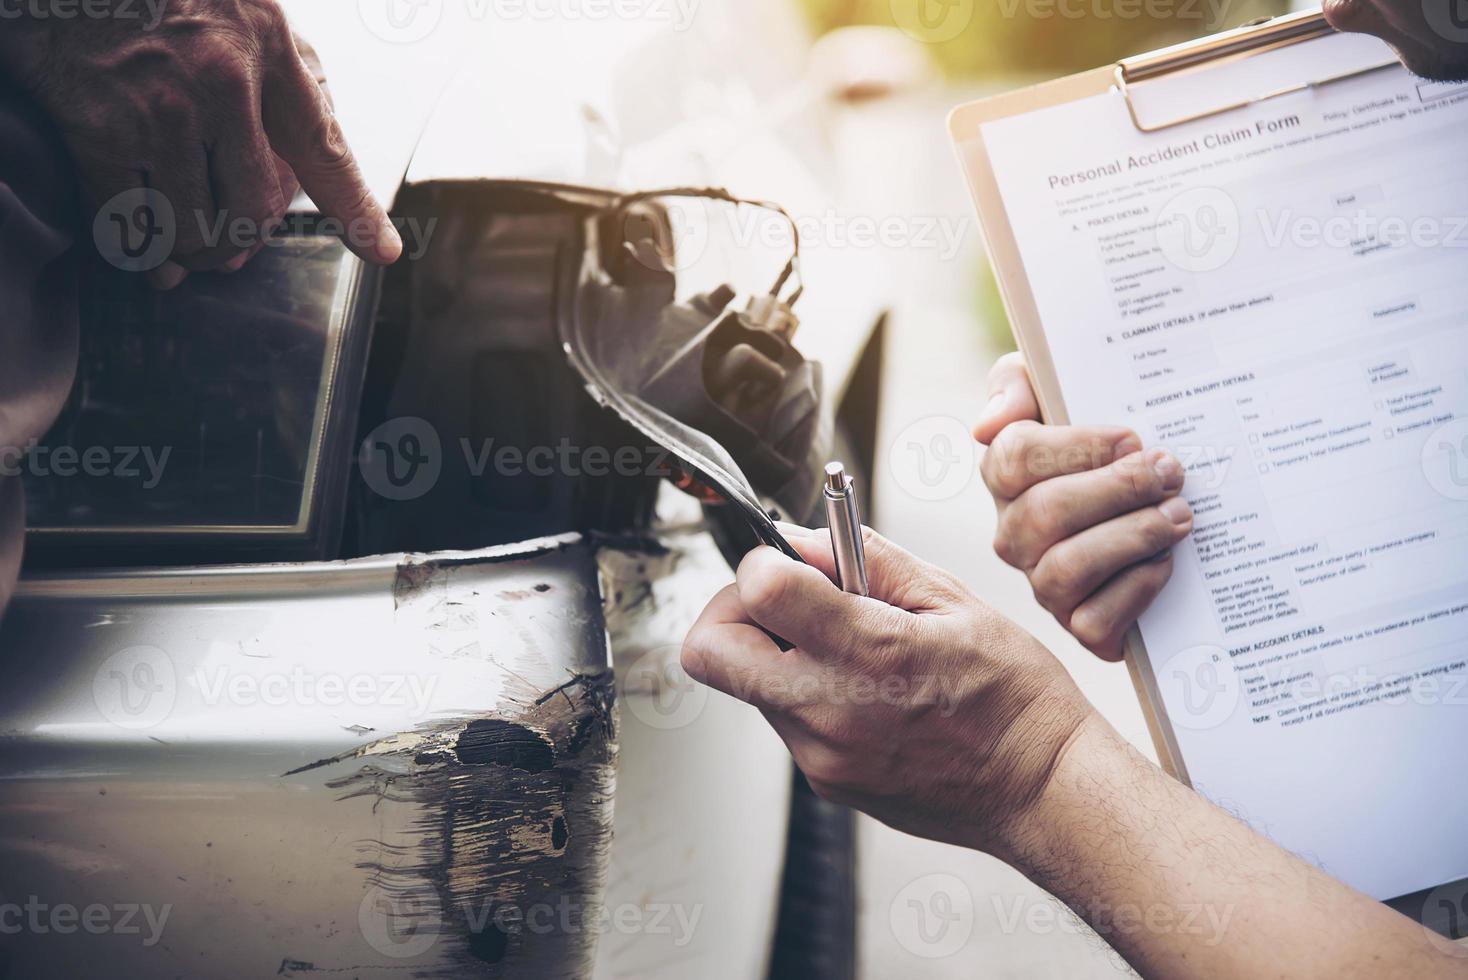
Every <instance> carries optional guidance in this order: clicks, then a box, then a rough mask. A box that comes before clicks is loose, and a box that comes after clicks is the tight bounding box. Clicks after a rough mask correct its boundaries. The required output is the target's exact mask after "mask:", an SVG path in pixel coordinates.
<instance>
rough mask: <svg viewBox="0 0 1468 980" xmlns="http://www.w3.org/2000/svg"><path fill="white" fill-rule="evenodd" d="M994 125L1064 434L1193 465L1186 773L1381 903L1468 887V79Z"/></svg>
mask: <svg viewBox="0 0 1468 980" xmlns="http://www.w3.org/2000/svg"><path fill="white" fill-rule="evenodd" d="M982 135H983V138H984V143H985V145H986V148H987V151H988V153H989V157H990V161H991V163H992V165H993V168H994V172H995V175H996V177H997V180H998V184H999V188H1000V190H1001V193H1002V196H1003V200H1004V204H1005V209H1006V212H1007V214H1008V217H1009V221H1010V223H1011V225H1012V226H1013V229H1014V233H1015V238H1016V241H1017V244H1018V247H1019V253H1020V256H1021V258H1022V259H1023V262H1024V271H1025V275H1026V276H1027V278H1028V280H1029V282H1030V285H1031V289H1032V292H1033V294H1034V298H1035V301H1036V305H1037V308H1038V311H1039V314H1040V320H1041V323H1042V325H1043V328H1044V333H1045V336H1046V338H1047V340H1048V344H1049V348H1050V352H1051V354H1052V356H1053V359H1054V362H1055V367H1056V370H1057V372H1058V375H1059V378H1060V382H1061V390H1062V392H1063V393H1064V396H1065V404H1066V408H1067V410H1068V412H1069V415H1070V418H1071V420H1072V421H1073V422H1075V423H1096V424H1102V423H1105V424H1122V425H1129V426H1131V427H1133V428H1135V429H1136V430H1137V431H1138V432H1139V433H1140V434H1141V435H1142V437H1143V439H1144V440H1146V441H1147V442H1148V444H1149V445H1160V446H1163V447H1166V448H1168V449H1171V450H1172V451H1173V452H1174V453H1176V454H1177V455H1178V457H1179V458H1180V459H1181V460H1182V461H1183V463H1184V465H1185V466H1186V468H1187V471H1188V479H1187V485H1186V487H1185V490H1184V494H1185V496H1186V497H1187V499H1188V500H1189V501H1190V503H1191V504H1192V506H1193V508H1194V510H1195V512H1196V515H1197V518H1196V530H1195V532H1194V534H1193V535H1192V537H1191V538H1190V539H1189V540H1188V541H1187V542H1185V543H1184V544H1183V545H1182V546H1180V547H1179V548H1178V550H1177V565H1176V572H1175V574H1174V577H1173V581H1172V583H1171V584H1170V585H1169V586H1168V589H1167V591H1166V592H1165V594H1164V595H1163V597H1162V598H1161V599H1160V600H1159V602H1158V604H1157V605H1156V607H1155V608H1154V609H1152V610H1151V611H1150V612H1148V613H1147V615H1146V616H1145V617H1144V618H1143V620H1142V634H1143V637H1144V640H1145V643H1146V647H1147V651H1148V659H1149V662H1150V669H1151V672H1152V677H1153V680H1154V682H1155V685H1156V689H1157V691H1158V693H1159V694H1160V697H1161V700H1162V702H1163V704H1164V705H1165V708H1166V713H1167V716H1168V719H1169V721H1170V723H1171V726H1172V728H1173V730H1174V732H1175V734H1176V741H1177V747H1178V750H1179V752H1180V755H1181V758H1182V761H1183V763H1184V765H1185V767H1186V769H1187V772H1188V775H1189V777H1190V778H1191V780H1192V781H1193V783H1194V784H1195V785H1196V786H1197V787H1198V788H1199V789H1200V790H1201V791H1203V792H1204V793H1205V794H1207V795H1208V796H1210V797H1211V798H1213V799H1215V800H1218V801H1220V802H1222V803H1224V804H1225V805H1226V806H1227V807H1228V808H1229V809H1231V810H1233V811H1235V812H1236V813H1238V814H1239V815H1240V816H1242V817H1243V818H1244V819H1246V820H1248V821H1249V822H1251V823H1252V824H1253V825H1254V826H1255V827H1257V828H1259V829H1260V830H1262V831H1264V832H1266V833H1268V834H1269V835H1270V836H1272V837H1273V838H1275V839H1276V840H1277V841H1279V842H1280V843H1281V844H1283V845H1284V846H1285V847H1288V848H1291V849H1293V850H1296V851H1299V852H1301V853H1302V854H1304V855H1305V856H1306V857H1308V858H1309V859H1311V860H1313V861H1315V862H1317V863H1319V864H1320V865H1322V866H1323V867H1324V868H1326V869H1327V870H1328V871H1330V872H1332V873H1334V874H1336V875H1338V876H1341V877H1343V878H1345V879H1346V880H1347V881H1349V882H1351V883H1352V884H1354V885H1356V886H1358V887H1360V888H1362V889H1363V890H1365V891H1367V892H1369V893H1371V894H1374V895H1376V896H1377V897H1380V898H1390V897H1395V896H1400V895H1405V894H1408V893H1410V892H1414V891H1417V890H1420V889H1424V888H1429V887H1433V886H1434V885H1437V884H1441V883H1442V882H1445V881H1451V880H1453V879H1455V878H1462V877H1468V834H1465V833H1464V828H1465V812H1468V800H1465V797H1468V791H1465V789H1464V777H1463V773H1462V766H1463V755H1464V747H1465V745H1468V86H1450V85H1442V84H1433V83H1428V82H1424V81H1422V80H1420V79H1416V78H1414V77H1412V76H1410V75H1409V74H1407V73H1406V72H1405V71H1403V70H1401V69H1399V68H1396V67H1392V68H1388V69H1385V70H1380V71H1374V72H1370V73H1368V74H1364V75H1361V76H1359V77H1355V78H1351V79H1347V80H1343V81H1340V82H1336V83H1333V84H1330V85H1326V86H1322V87H1319V88H1316V89H1313V90H1307V91H1304V92H1300V93H1297V94H1294V95H1288V96H1283V97H1279V98H1275V99H1269V100H1266V101H1263V102H1258V103H1256V104H1254V105H1251V106H1249V107H1247V108H1243V109H1236V110H1232V111H1229V112H1227V113H1224V114H1221V115H1214V116H1211V117H1208V118H1204V119H1200V120H1197V121H1194V122H1190V123H1185V124H1182V125H1179V126H1175V127H1171V128H1168V129H1165V130H1162V131H1160V132H1156V133H1152V134H1144V133H1142V132H1140V131H1139V130H1138V129H1137V128H1136V127H1135V126H1134V125H1133V124H1132V121H1131V119H1130V117H1129V116H1128V114H1127V110H1126V106H1125V103H1124V101H1123V99H1122V97H1121V95H1120V94H1119V93H1117V92H1115V91H1113V92H1111V93H1109V94H1107V95H1102V96H1097V97H1094V98H1090V99H1085V100H1081V101H1078V102H1073V103H1070V104H1068V105H1063V106H1058V107H1054V108H1050V109H1045V110H1041V111H1038V112H1034V113H1031V114H1028V115H1023V116H1016V117H1012V118H1009V119H1005V120H1002V121H998V122H991V123H987V124H985V125H984V126H983V129H982Z"/></svg>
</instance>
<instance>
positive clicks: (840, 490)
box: [825, 463, 870, 596]
mask: <svg viewBox="0 0 1468 980" xmlns="http://www.w3.org/2000/svg"><path fill="white" fill-rule="evenodd" d="M825 497H826V522H827V523H828V524H829V525H830V526H831V549H832V551H834V552H835V554H836V578H837V583H838V584H839V585H840V586H841V589H842V591H843V592H850V593H851V594H852V595H859V596H865V595H869V594H870V592H869V590H868V586H867V556H866V550H865V549H864V548H863V547H862V542H861V509H860V508H859V507H858V506H857V503H856V486H855V484H853V483H852V482H851V478H850V477H849V476H847V475H846V466H845V465H844V464H842V463H831V464H830V465H828V466H827V467H826V491H825Z"/></svg>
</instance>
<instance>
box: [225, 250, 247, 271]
mask: <svg viewBox="0 0 1468 980" xmlns="http://www.w3.org/2000/svg"><path fill="white" fill-rule="evenodd" d="M249 261H250V253H249V252H241V253H240V254H239V255H236V256H235V257H234V258H232V259H230V260H229V261H228V262H226V263H224V269H225V271H226V272H239V271H240V270H241V269H243V268H244V267H245V263H246V262H249Z"/></svg>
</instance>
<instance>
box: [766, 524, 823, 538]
mask: <svg viewBox="0 0 1468 980" xmlns="http://www.w3.org/2000/svg"><path fill="white" fill-rule="evenodd" d="M775 527H777V528H779V530H780V533H781V534H783V535H785V537H787V538H808V537H810V536H811V535H812V534H814V533H815V532H814V531H812V530H811V529H810V528H808V527H801V526H800V525H799V524H791V523H789V522H788V521H776V522H775Z"/></svg>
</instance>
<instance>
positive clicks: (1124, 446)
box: [1116, 433, 1142, 459]
mask: <svg viewBox="0 0 1468 980" xmlns="http://www.w3.org/2000/svg"><path fill="white" fill-rule="evenodd" d="M1141 451H1142V440H1141V439H1139V438H1137V436H1136V434H1135V433H1129V434H1127V435H1125V436H1123V437H1122V438H1121V441H1120V442H1118V443H1117V444H1116V458H1117V459H1122V458H1124V457H1127V456H1130V455H1131V454H1132V453H1139V452H1141Z"/></svg>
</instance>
